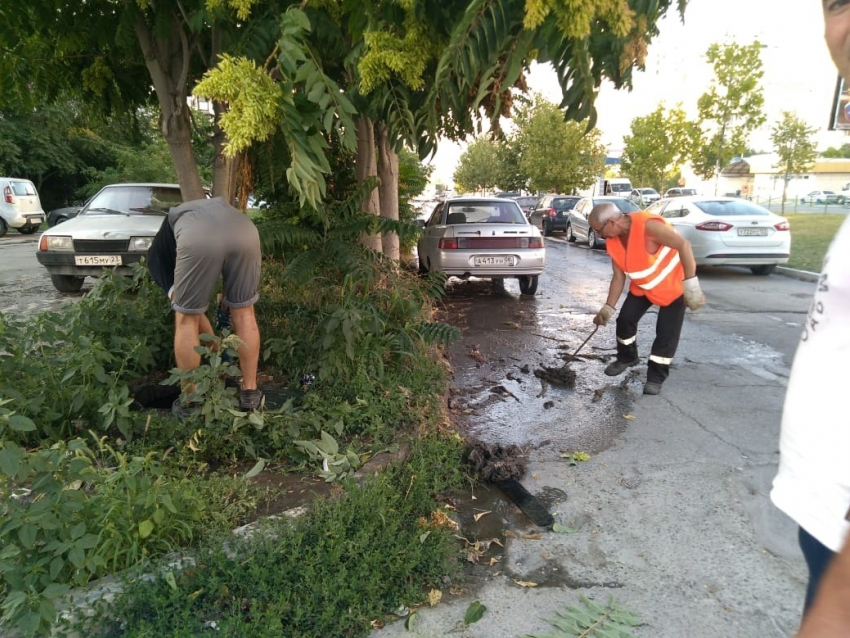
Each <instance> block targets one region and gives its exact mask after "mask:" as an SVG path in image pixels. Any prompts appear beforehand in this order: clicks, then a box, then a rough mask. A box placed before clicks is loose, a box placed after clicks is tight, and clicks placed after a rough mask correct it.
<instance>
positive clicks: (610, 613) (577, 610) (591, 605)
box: [525, 594, 645, 638]
mask: <svg viewBox="0 0 850 638" xmlns="http://www.w3.org/2000/svg"><path fill="white" fill-rule="evenodd" d="M579 599H580V600H581V603H582V604H583V605H584V608H581V607H577V606H574V605H569V606H567V607H566V608H565V609H563V610H558V611H556V612H555V613H556V614H557V616H556V617H555V618H547V619H546V622H548V623H549V624H550V625H552V626H553V627H554V628H555V631H548V632H546V633H543V634H530V635H526V636H525V638H579V637H581V638H634V634H632V633H631V632H630V631H629V628H630V627H638V626H640V625H643V624H645V623H644V622H643V621H641V620H640V618H638V616H637V615H636V614H634V613H633V612H631V611H628V610H626V609H622V608H620V607H619V606H618V605H617V603H616V601H615V600H614V597H613V596H612V597H611V598H609V599H608V604H607V605H605V606H604V607H603V606H602V605H600V604H598V603H596V602H594V601H592V600H590V599H589V598H587V597H586V596H584V595H583V594H581V595H580V596H579Z"/></svg>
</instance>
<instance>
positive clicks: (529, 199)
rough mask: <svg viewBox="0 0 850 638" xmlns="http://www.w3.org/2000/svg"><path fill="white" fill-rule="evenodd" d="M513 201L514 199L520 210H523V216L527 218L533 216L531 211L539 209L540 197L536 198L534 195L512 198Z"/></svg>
mask: <svg viewBox="0 0 850 638" xmlns="http://www.w3.org/2000/svg"><path fill="white" fill-rule="evenodd" d="M511 199H513V200H514V201H515V202H516V203H517V204H518V205H519V208H520V210H522V212H523V214H524V215H525V216H526V217H528V216H529V215H530V214H531V211H533V210H534V209H535V208H536V207H537V202H539V201H540V198H539V197H534V196H532V195H523V196H521V197H512V198H511Z"/></svg>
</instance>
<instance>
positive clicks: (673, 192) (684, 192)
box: [664, 188, 697, 197]
mask: <svg viewBox="0 0 850 638" xmlns="http://www.w3.org/2000/svg"><path fill="white" fill-rule="evenodd" d="M696 194H697V190H696V189H695V188H668V189H667V192H665V193H664V197H692V196H694V195H696Z"/></svg>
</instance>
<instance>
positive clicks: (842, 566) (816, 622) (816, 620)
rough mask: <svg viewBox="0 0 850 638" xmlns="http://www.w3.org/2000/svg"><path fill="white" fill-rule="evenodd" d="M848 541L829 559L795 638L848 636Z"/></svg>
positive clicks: (849, 565) (849, 597) (849, 633)
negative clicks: (813, 599)
mask: <svg viewBox="0 0 850 638" xmlns="http://www.w3.org/2000/svg"><path fill="white" fill-rule="evenodd" d="M848 601H850V539H848V540H847V541H845V542H844V549H842V550H841V552H839V554H838V555H837V556H836V557H835V558H834V559H833V560H832V563H831V564H830V566H829V568H828V569H827V570H826V574H825V575H824V577H823V580H822V581H821V583H820V586H819V587H818V594H817V596H816V597H815V602H814V604H813V605H812V607H811V608H810V609H809V611H808V613H807V614H806V616H805V618H804V619H803V626H802V627H801V628H800V633H798V634H797V638H835V637H836V636H847V635H850V604H848Z"/></svg>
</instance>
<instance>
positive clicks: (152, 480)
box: [0, 417, 215, 636]
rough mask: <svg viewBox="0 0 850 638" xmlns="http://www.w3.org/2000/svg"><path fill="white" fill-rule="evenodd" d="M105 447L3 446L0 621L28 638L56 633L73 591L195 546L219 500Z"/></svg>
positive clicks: (148, 462) (147, 459)
mask: <svg viewBox="0 0 850 638" xmlns="http://www.w3.org/2000/svg"><path fill="white" fill-rule="evenodd" d="M0 418H2V417H0ZM98 444H99V449H98V450H97V452H94V451H92V450H91V449H89V447H88V446H87V445H86V444H85V443H84V442H83V441H82V440H81V439H71V440H70V441H69V442H68V443H67V444H66V443H64V442H58V443H56V444H54V445H53V446H51V447H50V448H42V449H36V450H34V451H28V450H26V449H24V448H21V447H20V446H18V445H16V444H15V443H13V442H11V441H8V440H4V441H3V443H2V444H0V521H2V523H0V541H2V550H0V576H2V582H0V595H2V597H3V598H4V599H5V602H4V603H3V606H2V608H3V615H2V618H0V623H2V624H4V625H6V626H16V627H17V628H18V629H20V630H21V631H23V633H24V634H25V635H27V636H32V635H35V634H36V633H41V632H43V631H44V630H46V629H47V628H48V627H49V626H50V625H51V623H52V622H53V621H54V619H55V615H56V607H55V605H54V602H53V599H54V598H57V597H60V596H63V595H64V594H65V593H67V592H68V590H69V589H70V588H71V587H72V586H81V585H85V584H86V583H87V582H88V581H89V580H91V579H92V578H96V577H99V576H103V575H105V574H107V573H114V572H116V571H120V570H123V569H127V568H129V567H132V566H134V565H137V564H138V563H140V562H142V561H144V560H147V559H148V558H151V557H156V556H162V555H163V554H165V553H167V552H169V551H173V550H175V549H177V548H179V547H182V546H186V545H187V544H189V543H190V542H191V541H192V539H193V538H194V535H195V534H196V533H197V532H199V531H200V530H201V529H202V522H201V521H202V517H203V514H204V512H205V510H206V507H207V504H208V503H214V502H215V501H205V500H201V498H200V496H201V495H200V494H198V493H197V492H194V493H193V491H191V490H186V489H184V488H183V486H181V485H180V484H179V483H175V482H171V481H169V480H168V479H167V478H166V476H165V475H164V473H163V470H162V468H161V466H160V464H159V463H158V462H157V461H156V460H155V459H154V454H153V453H150V454H148V455H146V456H144V457H133V458H130V457H128V456H126V455H125V454H123V453H120V452H116V451H115V450H113V449H111V448H110V447H109V446H107V445H105V444H104V443H103V441H98ZM206 496H209V495H208V494H207V495H206ZM204 524H205V523H204Z"/></svg>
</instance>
